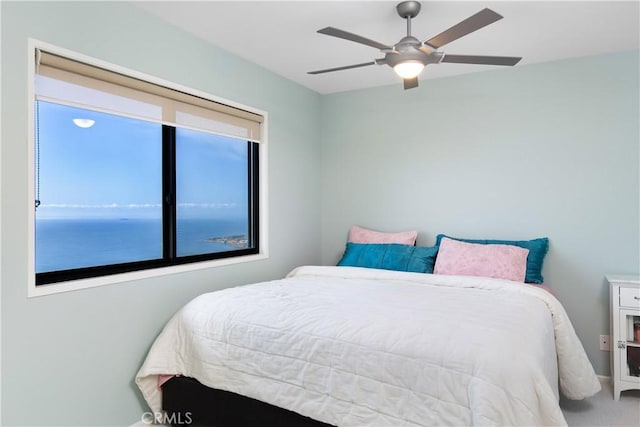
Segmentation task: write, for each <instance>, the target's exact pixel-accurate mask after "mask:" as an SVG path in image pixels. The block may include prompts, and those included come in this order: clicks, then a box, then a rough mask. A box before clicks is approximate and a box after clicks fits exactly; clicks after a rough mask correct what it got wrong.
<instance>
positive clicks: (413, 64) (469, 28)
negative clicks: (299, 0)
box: [308, 1, 522, 89]
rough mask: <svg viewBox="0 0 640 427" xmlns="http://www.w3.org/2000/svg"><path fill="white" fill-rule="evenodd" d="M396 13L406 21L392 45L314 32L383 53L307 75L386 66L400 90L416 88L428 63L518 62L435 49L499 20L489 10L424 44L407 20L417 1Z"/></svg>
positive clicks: (328, 30) (341, 33)
mask: <svg viewBox="0 0 640 427" xmlns="http://www.w3.org/2000/svg"><path fill="white" fill-rule="evenodd" d="M396 10H397V11H398V15H400V17H401V18H404V19H406V20H407V35H406V36H405V37H403V38H401V39H400V41H399V42H398V43H396V44H395V45H393V46H389V45H386V44H384V43H380V42H377V41H375V40H371V39H368V38H365V37H362V36H359V35H357V34H353V33H349V32H347V31H343V30H339V29H337V28H334V27H326V28H323V29H321V30H318V33H320V34H326V35H328V36H333V37H338V38H341V39H345V40H349V41H352V42H356V43H361V44H364V45H367V46H371V47H374V48H376V49H379V50H380V52H381V53H384V58H379V59H375V60H373V61H371V62H365V63H362V64H354V65H347V66H344V67H337V68H328V69H325V70H318V71H310V72H309V73H308V74H322V73H329V72H332V71H340V70H348V69H350V68H358V67H366V66H368V65H388V66H390V67H392V68H393V69H394V70H395V72H396V73H397V74H398V75H399V76H400V77H402V79H403V80H404V88H405V89H411V88H414V87H417V86H418V76H419V75H420V73H421V72H422V70H423V69H424V67H425V66H426V65H429V64H439V63H441V62H450V63H457V64H482V65H516V64H517V63H518V62H519V61H520V60H521V59H522V58H519V57H513V56H477V55H449V54H445V53H444V52H440V51H438V49H439V48H441V47H442V46H444V45H446V44H447V43H450V42H452V41H454V40H457V39H459V38H460V37H463V36H466V35H467V34H469V33H472V32H474V31H476V30H479V29H480V28H482V27H485V26H487V25H489V24H492V23H494V22H496V21H498V20H500V19H502V16H501V15H499V14H497V13H496V12H494V11H492V10H491V9H486V8H485V9H482V10H481V11H480V12H478V13H476V14H475V15H472V16H470V17H469V18H467V19H465V20H464V21H461V22H459V23H457V24H456V25H454V26H453V27H451V28H449V29H448V30H445V31H443V32H442V33H440V34H438V35H437V36H435V37H432V38H430V39H429V40H426V41H424V42H421V41H420V40H418V39H417V38H415V37H413V36H412V35H411V19H412V18H415V17H416V16H417V15H418V13H419V12H420V2H417V1H403V2H402V3H399V4H398V5H397V6H396Z"/></svg>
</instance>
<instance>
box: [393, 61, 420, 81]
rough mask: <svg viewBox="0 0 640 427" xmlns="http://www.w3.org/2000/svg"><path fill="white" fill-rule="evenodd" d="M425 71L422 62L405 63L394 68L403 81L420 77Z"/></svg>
mask: <svg viewBox="0 0 640 427" xmlns="http://www.w3.org/2000/svg"><path fill="white" fill-rule="evenodd" d="M423 69H424V64H423V63H422V62H420V61H404V62H400V63H398V64H396V65H394V67H393V70H394V71H395V72H396V74H397V75H399V76H400V77H402V78H403V79H413V78H415V77H418V76H419V75H420V73H421V72H422V70H423Z"/></svg>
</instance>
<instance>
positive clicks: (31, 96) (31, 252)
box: [25, 38, 269, 298]
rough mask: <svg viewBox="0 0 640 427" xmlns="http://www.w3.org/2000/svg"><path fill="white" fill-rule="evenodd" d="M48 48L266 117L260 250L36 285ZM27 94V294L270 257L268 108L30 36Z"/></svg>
mask: <svg viewBox="0 0 640 427" xmlns="http://www.w3.org/2000/svg"><path fill="white" fill-rule="evenodd" d="M38 49H40V50H45V51H47V52H50V53H52V54H57V55H60V56H63V57H66V58H69V59H73V60H76V61H78V62H83V63H86V64H89V65H94V66H96V67H99V68H104V69H106V70H110V71H113V72H116V73H120V74H124V75H127V76H131V77H134V78H137V79H140V80H145V81H148V82H150V83H153V84H157V85H160V86H165V87H168V88H170V89H175V90H178V91H181V92H185V93H189V94H193V95H195V96H198V97H200V98H204V99H209V100H211V101H214V102H218V103H221V104H226V105H229V106H231V107H235V108H239V109H241V110H245V111H249V112H252V113H256V114H259V115H261V116H263V117H264V122H263V123H262V125H261V127H260V128H261V136H260V140H261V142H260V144H258V145H259V159H260V160H259V161H260V164H259V182H260V192H259V221H260V226H259V228H258V232H259V239H258V243H259V248H258V249H259V250H258V253H257V254H253V255H245V256H238V257H230V258H223V259H216V260H210V261H202V262H195V263H189V264H180V265H175V266H170V267H160V268H154V269H148V270H139V271H133V272H128V273H120V274H113V275H108V276H100V277H92V278H87V279H78V280H71V281H67V282H58V283H52V284H47V285H40V286H36V269H35V209H34V205H33V201H34V200H35V198H36V197H35V162H34V156H35V131H34V128H35V114H34V108H33V105H34V100H35V84H34V82H35V74H36V69H35V68H36V67H35V61H34V60H33V58H35V55H36V51H37V50H38ZM27 58H29V60H28V65H27V97H28V113H27V120H28V125H27V128H28V144H27V159H26V164H27V166H26V168H25V170H27V173H28V190H27V191H28V197H27V202H28V204H27V206H26V210H27V221H28V231H27V252H28V254H27V269H28V271H27V277H28V283H27V297H29V298H32V297H38V296H43V295H51V294H57V293H61V292H68V291H74V290H79V289H87V288H93V287H97V286H105V285H112V284H116V283H123V282H131V281H135V280H141V279H148V278H152V277H159V276H165V275H168V274H176V273H183V272H187V271H194V270H203V269H208V268H215V267H219V266H223V265H231V264H239V263H246V262H251V261H258V260H263V259H267V258H269V254H268V247H269V246H268V236H269V232H268V225H269V211H268V189H269V186H268V163H269V162H268V146H269V144H268V134H269V133H268V121H269V120H268V113H267V112H266V111H262V110H259V109H256V108H254V107H250V106H247V105H243V104H239V103H237V102H234V101H230V100H227V99H224V98H220V97H217V96H215V95H211V94H209V93H206V92H203V91H200V90H197V89H192V88H189V87H187V86H183V85H180V84H177V83H173V82H170V81H167V80H163V79H160V78H158V77H154V76H151V75H148V74H145V73H141V72H139V71H135V70H132V69H129V68H125V67H122V66H119V65H115V64H111V63H108V62H105V61H102V60H100V59H97V58H93V57H90V56H87V55H83V54H80V53H77V52H74V51H71V50H68V49H65V48H61V47H59V46H54V45H52V44H49V43H46V42H43V41H40V40H37V39H33V38H29V39H28V43H27Z"/></svg>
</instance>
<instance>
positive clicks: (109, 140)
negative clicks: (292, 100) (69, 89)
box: [36, 101, 247, 218]
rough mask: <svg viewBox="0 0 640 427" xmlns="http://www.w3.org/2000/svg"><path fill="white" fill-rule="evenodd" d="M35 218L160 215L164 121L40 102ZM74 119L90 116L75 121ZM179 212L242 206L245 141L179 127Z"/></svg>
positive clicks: (241, 209)
mask: <svg viewBox="0 0 640 427" xmlns="http://www.w3.org/2000/svg"><path fill="white" fill-rule="evenodd" d="M39 104H40V106H39V130H38V129H37V130H36V136H38V135H39V138H40V201H41V206H40V207H39V208H38V210H37V218H76V217H80V218H92V217H99V218H123V217H136V218H154V217H155V218H159V217H160V215H161V199H162V194H161V191H162V184H161V183H162V141H161V134H162V126H161V125H160V124H157V123H151V122H145V121H141V120H135V119H130V118H126V117H120V116H115V115H110V114H106V113H100V112H95V111H89V110H83V109H78V108H74V107H69V106H64V105H58V104H53V103H48V102H43V101H39ZM74 118H85V119H92V120H94V121H95V124H94V125H93V126H92V127H90V128H80V127H78V126H76V125H75V124H74V123H73V119H74ZM176 147H177V177H176V181H177V182H176V185H177V194H178V212H179V215H184V216H207V217H211V216H212V215H213V216H216V217H218V216H219V217H229V216H234V215H237V214H238V213H245V212H246V207H247V193H246V188H245V187H246V182H247V181H246V180H247V156H246V149H247V148H246V142H245V141H240V140H236V139H233V138H226V137H221V136H217V135H212V134H207V133H203V132H197V131H192V130H186V129H178V130H177V133H176Z"/></svg>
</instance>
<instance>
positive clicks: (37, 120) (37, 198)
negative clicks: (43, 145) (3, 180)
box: [35, 101, 40, 210]
mask: <svg viewBox="0 0 640 427" xmlns="http://www.w3.org/2000/svg"><path fill="white" fill-rule="evenodd" d="M35 206H36V210H37V209H38V206H40V101H36V202H35Z"/></svg>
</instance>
